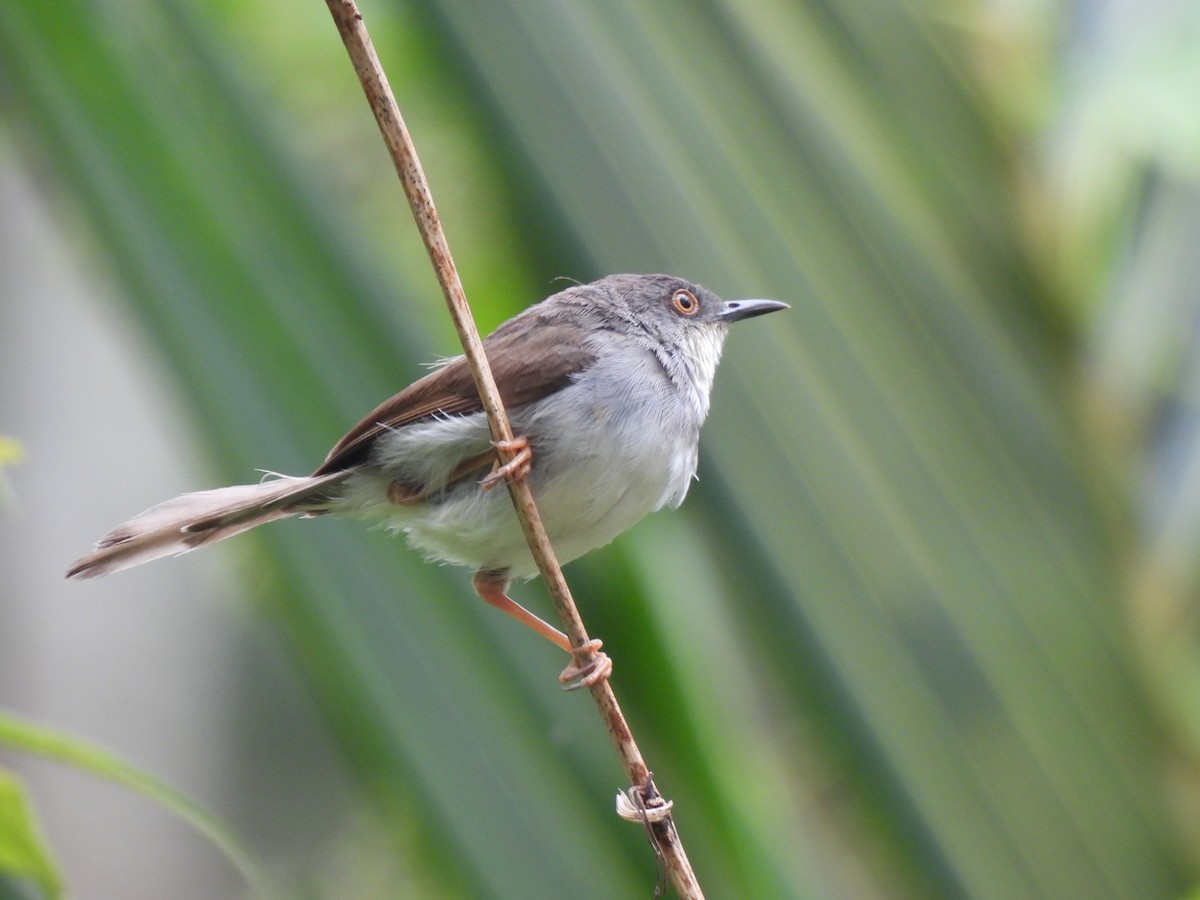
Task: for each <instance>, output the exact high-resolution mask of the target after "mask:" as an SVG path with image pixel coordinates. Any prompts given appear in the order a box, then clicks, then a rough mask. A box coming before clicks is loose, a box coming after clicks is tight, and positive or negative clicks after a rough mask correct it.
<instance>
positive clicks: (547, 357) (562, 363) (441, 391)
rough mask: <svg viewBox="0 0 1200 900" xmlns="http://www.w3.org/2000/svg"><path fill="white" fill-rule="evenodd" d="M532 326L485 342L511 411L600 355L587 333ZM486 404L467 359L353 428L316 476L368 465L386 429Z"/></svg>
mask: <svg viewBox="0 0 1200 900" xmlns="http://www.w3.org/2000/svg"><path fill="white" fill-rule="evenodd" d="M520 318H521V319H525V323H526V327H512V326H514V325H516V324H517V320H512V321H510V322H507V323H505V325H502V326H501V327H500V328H499V329H497V330H496V331H495V332H494V333H493V334H492V335H491V336H489V337H488V338H487V340H485V341H484V343H483V346H484V350H485V352H486V353H487V358H488V362H489V363H490V364H491V367H492V375H493V377H494V378H495V379H496V385H497V386H498V387H499V389H500V399H501V400H503V401H504V407H505V409H507V410H510V411H511V410H513V409H517V408H519V407H521V406H524V405H525V404H527V403H532V402H533V401H534V400H539V399H541V398H542V397H546V396H549V395H550V394H553V393H554V392H555V391H557V390H560V389H562V388H563V387H565V386H566V385H567V384H568V383H569V382H570V380H571V376H572V375H574V374H575V373H576V372H580V371H582V370H583V369H585V368H587V367H588V366H589V365H591V363H592V362H593V361H594V360H595V355H594V354H593V353H592V352H591V351H590V350H587V349H585V345H584V343H583V330H582V329H581V328H579V327H578V326H577V325H571V324H566V323H554V324H551V323H548V322H545V321H540V322H537V323H536V325H534V327H528V325H530V324H533V323H530V322H529V320H528V319H527V318H525V317H524V316H522V317H520ZM482 410H483V403H482V402H481V401H480V399H479V393H478V391H476V390H475V381H474V379H473V378H472V377H471V370H470V368H469V367H468V366H467V361H466V360H465V359H463V358H462V357H459V358H458V359H456V360H454V362H452V363H450V364H449V365H447V366H445V367H443V368H441V369H438V370H436V371H434V372H430V373H429V374H428V375H426V376H425V377H424V378H421V379H420V380H418V381H415V382H413V383H412V384H410V385H409V386H408V387H406V388H405V389H404V390H402V391H401V392H400V393H398V394H396V395H395V396H394V397H392V398H391V399H390V400H385V401H384V402H383V403H381V404H379V406H377V407H375V409H373V410H371V412H369V413H368V414H367V415H366V416H365V417H364V418H363V420H362V421H361V422H359V423H358V424H357V425H355V426H354V427H353V428H351V429H350V431H348V432H347V433H346V435H345V437H343V438H342V439H341V440H340V441H338V442H337V444H335V445H334V447H333V449H332V450H330V451H329V455H328V456H327V457H325V462H323V463H321V466H320V468H318V469H317V470H316V472H314V473H313V475H325V474H327V473H329V472H335V471H339V470H341V469H346V468H349V467H350V466H353V465H356V464H358V463H360V462H362V461H363V460H364V459H365V458H366V456H367V454H368V453H369V452H370V449H371V446H372V444H373V443H374V441H375V439H376V438H377V437H378V436H379V435H380V434H382V433H383V432H385V431H391V430H393V429H396V428H403V427H404V426H405V425H411V424H413V423H414V422H420V421H423V420H425V419H428V418H431V417H432V416H435V415H469V414H471V413H476V412H481V411H482Z"/></svg>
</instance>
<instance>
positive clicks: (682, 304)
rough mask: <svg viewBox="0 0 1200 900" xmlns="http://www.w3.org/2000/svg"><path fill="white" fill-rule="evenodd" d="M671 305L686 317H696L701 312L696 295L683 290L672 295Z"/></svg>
mask: <svg viewBox="0 0 1200 900" xmlns="http://www.w3.org/2000/svg"><path fill="white" fill-rule="evenodd" d="M671 305H672V306H674V307H675V311H676V312H678V313H680V314H681V315H685V316H694V315H695V314H696V313H698V312H699V311H700V301H699V300H697V299H696V295H695V294H693V293H692V292H691V291H688V290H684V289H682V288H681V289H680V290H678V291H676V292H675V293H674V294H672V295H671Z"/></svg>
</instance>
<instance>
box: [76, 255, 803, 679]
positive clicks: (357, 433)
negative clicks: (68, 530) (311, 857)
mask: <svg viewBox="0 0 1200 900" xmlns="http://www.w3.org/2000/svg"><path fill="white" fill-rule="evenodd" d="M786 308H787V304H785V303H780V302H778V301H776V300H732V301H723V300H721V299H720V298H719V297H717V296H716V295H715V294H713V293H712V292H710V291H708V290H705V289H704V288H703V287H701V286H699V285H697V284H693V283H691V282H688V281H685V280H684V279H682V278H675V277H672V276H669V275H610V276H608V277H606V278H602V279H600V280H599V281H595V282H593V283H591V284H584V285H576V286H573V287H570V288H567V289H566V290H564V291H561V292H559V293H557V294H554V295H552V296H550V297H548V298H546V299H545V300H543V301H541V302H540V303H537V304H535V305H534V306H531V307H530V308H528V309H526V310H525V311H524V312H522V313H520V314H518V315H516V316H514V317H513V318H511V319H509V320H508V321H507V322H505V323H504V324H502V325H501V326H500V327H499V328H497V329H496V330H495V331H494V332H492V334H491V335H489V336H488V337H487V338H486V339H485V340H484V342H483V346H484V350H485V352H486V354H487V358H488V362H489V363H490V365H491V368H492V372H493V375H494V377H495V381H496V385H497V387H498V388H499V391H500V396H501V399H502V400H503V402H504V405H505V408H506V409H507V411H508V415H509V419H510V421H511V424H512V429H513V434H514V435H517V438H516V439H515V440H514V441H513V442H511V445H509V446H506V447H504V448H503V449H505V450H506V451H508V453H510V454H512V457H511V459H510V461H509V462H508V463H507V464H505V465H503V466H501V465H500V460H499V456H498V454H497V452H496V450H497V448H496V446H495V445H494V444H493V443H492V440H491V433H490V431H489V428H488V422H487V418H486V417H485V415H484V412H483V404H482V402H481V400H480V398H479V394H478V392H477V391H476V388H475V383H474V381H473V380H472V376H471V372H470V369H469V368H468V366H467V363H466V360H465V358H464V357H462V356H457V357H454V358H452V359H449V360H447V361H445V362H444V363H442V364H441V365H440V366H439V367H438V368H436V369H435V370H434V371H432V372H430V373H429V374H428V375H426V376H425V377H423V378H421V379H419V380H418V381H416V382H414V383H413V384H411V385H409V386H408V387H407V388H405V389H404V390H402V391H401V392H400V393H398V394H396V395H395V396H394V397H392V398H391V399H390V400H387V401H385V402H384V403H382V404H380V405H379V406H378V407H376V408H375V409H374V410H372V411H371V412H370V413H368V414H367V415H366V417H365V418H363V420H362V421H361V422H359V423H358V424H357V425H355V426H354V427H353V428H352V429H350V431H349V432H348V433H347V434H346V435H345V437H343V438H342V439H341V440H340V441H338V442H337V444H335V445H334V447H333V449H332V450H330V451H329V455H328V456H326V458H325V461H324V462H323V463H322V464H321V465H320V466H319V467H318V468H317V470H316V471H315V472H313V473H312V474H311V475H309V476H307V477H296V476H287V475H270V476H268V477H267V478H266V479H264V480H263V481H261V482H260V483H258V484H248V485H237V486H234V487H226V488H219V489H217V490H210V491H200V492H197V493H190V494H184V495H182V496H180V497H176V498H175V499H174V500H167V501H166V502H164V503H160V504H158V505H157V506H154V507H151V508H150V509H148V510H146V511H145V512H143V513H141V514H140V515H137V516H135V517H134V518H132V519H130V520H129V521H128V522H125V523H124V524H123V525H119V526H117V527H116V528H115V529H113V530H112V531H110V532H109V533H108V534H106V535H105V536H104V537H102V538H101V539H100V541H99V543H97V545H96V549H95V550H94V552H92V553H90V554H88V555H87V556H85V557H83V558H82V559H80V560H77V561H76V562H75V563H74V564H73V565H72V566H71V568H70V569H69V570H68V571H67V577H68V578H91V577H93V576H97V575H106V574H108V573H110V572H116V571H119V570H120V569H125V568H129V567H131V566H136V565H140V564H141V563H144V562H149V561H150V560H152V559H158V558H159V557H162V556H169V555H177V554H180V553H186V552H187V551H189V550H193V549H195V548H196V547H202V546H204V545H206V544H212V543H215V542H217V541H221V540H224V539H225V538H228V537H232V536H233V535H235V534H240V533H241V532H243V531H247V530H249V529H251V528H254V527H255V526H257V525H262V524H263V523H264V522H271V521H274V520H275V519H283V518H287V517H289V516H318V515H323V514H326V513H331V514H335V515H346V516H353V517H358V518H362V519H366V520H371V521H375V522H383V523H386V524H387V525H389V526H391V527H392V528H393V529H395V530H400V531H404V532H405V533H406V534H407V535H408V540H409V542H410V543H411V544H412V545H414V546H415V547H417V548H419V549H420V550H421V551H423V552H424V553H425V554H426V555H427V556H428V557H429V558H431V559H434V560H440V561H445V562H450V563H456V564H459V565H465V566H471V567H472V568H474V569H475V576H474V579H473V581H472V584H473V586H474V588H475V591H476V592H477V593H478V594H479V596H480V597H482V598H483V599H484V600H486V601H487V602H488V603H490V604H491V605H493V606H495V607H497V608H499V609H501V610H503V611H504V612H506V613H508V614H509V615H511V616H513V617H514V618H516V619H517V620H518V621H520V622H522V623H523V624H525V625H527V626H529V627H530V628H532V629H533V630H534V631H536V632H538V633H539V634H541V635H542V636H543V637H546V638H548V639H549V640H551V641H553V642H554V643H555V644H557V645H558V646H560V647H562V648H563V649H564V650H567V651H568V652H570V651H571V650H572V649H573V648H572V647H571V645H570V643H569V641H568V640H567V638H566V636H565V635H564V634H562V632H560V631H558V629H556V628H554V627H553V626H551V625H549V624H548V623H546V622H544V621H543V620H542V619H540V618H538V617H537V616H535V615H534V614H533V613H530V612H529V611H528V610H526V609H525V608H524V607H522V606H520V605H519V604H517V603H516V602H515V601H513V600H511V599H510V598H509V597H508V594H507V592H508V586H509V582H510V580H511V579H513V578H528V577H531V576H533V575H535V574H536V573H537V567H536V565H535V563H534V561H533V557H532V555H531V554H530V551H529V548H528V546H527V544H526V542H525V537H524V534H523V533H522V531H521V528H520V526H519V525H518V523H517V519H516V515H515V513H514V511H513V508H512V504H511V502H510V501H509V498H508V497H507V496H505V492H503V491H494V490H492V489H493V488H494V487H495V486H497V485H498V484H500V483H502V482H503V481H504V479H505V478H527V479H528V484H529V487H530V490H531V491H532V492H533V496H534V499H535V501H536V502H537V504H538V509H539V511H540V513H541V516H542V519H543V521H544V523H545V526H546V531H547V533H548V535H549V537H550V539H551V542H552V544H553V546H554V548H555V552H556V555H557V556H558V559H559V561H560V562H564V563H565V562H569V561H570V560H573V559H576V558H578V557H580V556H582V555H583V554H585V553H587V552H589V551H591V550H594V549H596V548H597V547H600V546H602V545H604V544H607V543H608V542H609V541H611V540H612V539H613V538H615V537H616V536H617V535H619V534H621V532H623V531H625V530H626V529H628V528H629V527H631V526H632V525H633V524H634V523H635V522H637V521H638V520H639V519H641V518H642V517H643V516H645V515H646V514H647V513H649V512H652V511H653V510H657V509H660V508H662V507H664V506H671V507H677V506H679V504H680V503H682V502H683V498H684V496H685V495H686V494H687V491H688V486H689V484H690V482H691V480H692V477H693V476H694V475H695V472H696V463H697V452H698V451H697V445H698V441H699V437H700V426H701V424H703V422H704V419H705V416H707V414H708V406H709V393H710V391H711V389H712V384H713V377H714V376H715V374H716V370H717V363H718V362H719V360H720V358H721V349H722V347H723V345H724V343H725V336H726V333H727V331H728V327H729V325H730V323H732V322H736V321H739V320H741V319H746V318H749V317H751V316H757V315H762V314H763V313H768V312H773V311H775V310H780V309H786ZM593 645H594V646H593V649H595V647H598V642H593ZM570 671H571V670H568V672H570ZM566 674H567V673H564V676H565V675H566Z"/></svg>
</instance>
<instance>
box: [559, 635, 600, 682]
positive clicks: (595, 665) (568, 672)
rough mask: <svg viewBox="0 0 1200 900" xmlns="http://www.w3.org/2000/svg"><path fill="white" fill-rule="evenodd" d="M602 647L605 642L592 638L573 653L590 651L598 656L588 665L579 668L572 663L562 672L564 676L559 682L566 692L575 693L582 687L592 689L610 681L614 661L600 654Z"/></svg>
mask: <svg viewBox="0 0 1200 900" xmlns="http://www.w3.org/2000/svg"><path fill="white" fill-rule="evenodd" d="M602 646H603V642H601V641H600V640H599V639H597V638H592V640H590V641H588V642H587V643H586V644H581V645H580V646H578V647H576V648H575V650H574V651H572V652H579V651H583V650H590V651H592V652H593V653H594V654H596V655H595V658H593V659H592V661H591V662H590V663H588V664H587V665H584V666H577V665H575V664H573V663H572V664H571V665H569V666H567V667H566V668H565V669H563V670H562V674H561V675H559V676H558V681H559V683H560V684H561V685H562V686H563V690H564V691H574V690H578V689H579V688H581V687H591V686H592V685H594V684H599V683H600V682H601V681H606V680H607V679H608V676H609V675H611V674H612V667H613V664H612V660H611V659H609V658H608V654H607V653H601V652H600V648H601V647H602Z"/></svg>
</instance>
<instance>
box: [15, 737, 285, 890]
mask: <svg viewBox="0 0 1200 900" xmlns="http://www.w3.org/2000/svg"><path fill="white" fill-rule="evenodd" d="M0 745H3V746H7V747H10V748H12V749H15V750H21V751H23V752H25V753H32V754H35V755H37V756H40V757H42V758H43V759H49V760H53V761H55V762H59V763H63V764H65V765H69V766H72V767H73V768H76V769H78V770H80V771H81V772H87V773H88V774H89V775H94V776H95V777H97V778H103V779H105V780H107V781H111V782H114V783H115V784H119V785H122V786H123V787H127V788H129V789H130V790H134V791H137V792H138V793H140V794H143V795H144V796H146V797H149V798H150V799H151V800H153V801H154V802H155V803H157V804H159V805H160V806H161V807H163V808H164V809H165V810H167V811H168V812H170V813H173V814H174V815H176V816H178V817H179V818H181V819H183V820H184V821H185V822H187V823H188V824H189V825H191V826H192V827H193V828H195V829H196V830H197V831H198V832H200V833H201V834H202V835H204V836H205V837H206V838H208V839H209V840H210V841H212V843H213V844H215V845H216V846H217V847H218V848H220V850H221V852H222V853H223V854H225V857H226V858H227V859H228V860H229V861H230V862H231V863H232V864H233V865H234V866H235V867H236V868H237V869H238V871H239V872H241V874H242V875H243V876H244V877H245V878H246V880H247V881H248V882H249V883H250V884H251V885H253V886H256V887H257V888H258V889H259V890H260V891H261V890H262V888H263V885H264V884H265V882H264V881H263V879H262V875H261V873H260V872H259V871H258V868H257V866H256V865H255V864H254V863H253V862H252V861H251V859H250V856H249V855H248V854H247V853H246V851H245V850H244V849H242V846H241V845H240V844H239V843H238V841H237V840H236V839H235V838H234V837H233V835H231V834H230V833H229V832H228V831H227V830H226V828H225V827H224V826H223V825H221V824H220V823H219V822H218V821H217V820H216V819H214V818H213V817H212V816H211V815H210V814H209V813H208V812H206V811H205V810H203V809H201V808H200V807H199V806H198V805H197V804H196V803H194V802H193V801H192V800H190V799H188V798H187V797H185V796H184V795H183V794H181V793H179V792H178V791H176V790H174V789H173V788H171V787H169V786H167V785H166V784H164V783H163V782H161V781H159V780H158V779H157V778H155V777H154V776H152V775H148V774H147V773H145V772H142V771H140V770H139V769H137V768H135V767H133V766H131V765H130V764H129V763H127V762H125V761H123V760H121V759H119V758H117V757H116V756H115V755H113V754H112V753H109V752H108V751H106V750H102V749H100V748H99V747H96V746H94V745H92V744H90V743H88V742H87V741H83V740H80V739H79V738H77V737H72V736H68V735H64V734H61V733H59V732H56V731H53V730H51V729H49V728H46V727H45V726H43V725H37V724H34V723H32V722H28V721H25V720H23V719H21V718H19V717H17V716H14V715H12V714H11V713H0ZM0 846H3V842H0Z"/></svg>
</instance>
